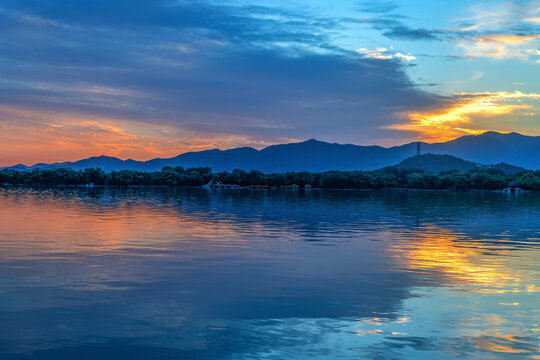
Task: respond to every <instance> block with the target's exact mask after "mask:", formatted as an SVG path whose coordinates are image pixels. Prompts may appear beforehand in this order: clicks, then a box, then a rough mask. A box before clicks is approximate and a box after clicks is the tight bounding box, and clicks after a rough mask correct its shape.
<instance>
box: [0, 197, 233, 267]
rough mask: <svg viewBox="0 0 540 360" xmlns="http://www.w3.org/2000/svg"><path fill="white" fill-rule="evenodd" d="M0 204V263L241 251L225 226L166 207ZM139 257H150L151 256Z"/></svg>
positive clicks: (18, 200)
mask: <svg viewBox="0 0 540 360" xmlns="http://www.w3.org/2000/svg"><path fill="white" fill-rule="evenodd" d="M4 195H5V194H4ZM0 202H1V204H2V206H0V232H1V235H2V236H1V238H0V261H3V260H8V259H9V260H10V261H11V260H14V259H32V258H33V257H35V256H48V257H54V258H61V257H62V256H63V255H62V254H89V253H99V254H100V255H105V254H108V253H115V254H118V253H122V252H123V251H128V250H129V249H133V248H141V249H148V250H155V251H156V252H154V254H155V255H156V256H164V255H165V254H166V251H167V250H168V249H171V248H173V247H177V246H178V245H179V244H180V243H182V244H184V245H185V246H186V248H187V247H189V246H198V247H201V246H209V245H212V246H214V247H215V246H216V244H218V245H220V246H221V245H222V244H225V245H227V244H228V242H229V241H230V240H231V239H234V240H235V241H234V242H235V244H232V242H231V246H232V245H234V246H241V244H240V243H241V242H242V241H243V239H242V238H239V237H238V236H236V235H237V229H236V227H235V224H234V223H232V222H230V221H227V220H224V219H220V220H215V219H214V220H210V219H208V218H204V217H201V216H197V214H196V213H194V214H187V213H182V212H179V211H177V210H176V209H174V208H173V207H170V206H159V205H156V206H152V205H148V204H144V202H136V203H135V202H132V203H129V202H123V201H119V202H118V203H116V204H109V205H102V204H100V205H98V204H95V203H92V202H91V201H88V202H85V201H83V200H81V199H78V198H77V197H76V196H73V197H71V198H66V197H63V196H58V197H55V198H50V197H46V198H44V199H40V198H39V197H33V196H32V195H23V196H19V197H16V196H12V195H7V196H4V197H1V198H0ZM105 202H106V201H105ZM7 225H9V226H7ZM216 233H217V234H219V236H216ZM21 234H24V236H25V237H24V238H21ZM131 255H134V254H133V253H131ZM144 256H152V252H146V253H144Z"/></svg>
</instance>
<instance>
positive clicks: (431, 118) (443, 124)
mask: <svg viewBox="0 0 540 360" xmlns="http://www.w3.org/2000/svg"><path fill="white" fill-rule="evenodd" d="M455 96H456V98H457V99H458V101H457V103H455V104H454V105H453V106H451V107H449V108H445V109H442V110H435V111H433V112H426V113H420V112H415V113H409V114H406V116H407V118H408V120H409V121H410V122H409V123H407V124H395V125H391V126H390V127H389V128H391V129H396V130H406V131H414V132H418V133H419V134H420V135H421V137H422V138H424V139H429V140H434V141H448V140H451V139H454V138H456V137H458V136H462V135H468V134H470V135H476V134H480V133H483V132H485V131H487V130H488V129H478V128H474V127H473V126H472V125H473V124H472V122H473V121H472V117H473V116H476V117H493V116H500V115H507V114H511V113H513V112H514V111H516V110H520V109H530V108H531V106H530V105H528V104H523V103H521V100H522V99H540V94H537V93H528V94H527V93H522V92H520V91H515V92H507V91H499V92H481V93H458V94H456V95H455ZM509 101H514V102H515V103H509ZM526 114H530V112H528V113H526Z"/></svg>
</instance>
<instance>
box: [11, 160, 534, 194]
mask: <svg viewBox="0 0 540 360" xmlns="http://www.w3.org/2000/svg"><path fill="white" fill-rule="evenodd" d="M212 180H213V181H214V182H216V183H217V182H219V183H221V184H229V185H239V186H264V187H283V186H299V187H305V186H306V185H308V186H312V187H314V188H325V189H390V188H411V189H451V190H468V189H478V190H499V189H503V188H504V187H506V186H507V184H508V183H510V182H514V183H515V185H516V186H519V187H521V188H523V189H525V190H540V171H534V172H533V171H525V172H521V173H518V174H514V175H508V174H505V173H504V172H502V171H497V170H493V169H488V170H472V171H469V172H459V171H447V172H441V173H438V174H433V173H429V172H426V171H423V170H405V169H398V168H395V167H388V168H384V169H381V170H376V171H326V172H321V173H313V172H307V171H299V172H295V171H291V172H285V173H270V174H265V173H262V172H260V171H257V170H251V171H244V170H240V169H236V170H233V171H232V172H228V171H222V172H216V173H213V172H212V170H211V169H210V168H208V167H195V168H187V169H184V168H183V167H180V166H178V167H168V166H167V167H164V168H163V169H162V170H161V171H154V172H145V171H138V170H120V171H111V172H105V171H103V170H102V169H99V168H89V169H84V170H74V169H70V168H59V169H34V170H31V171H17V170H14V169H2V170H0V185H4V186H6V185H11V186H79V185H87V184H93V185H96V186H170V187H173V186H202V185H204V184H207V183H209V182H211V181H212Z"/></svg>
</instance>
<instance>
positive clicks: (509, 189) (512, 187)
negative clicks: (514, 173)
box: [503, 181, 523, 194]
mask: <svg viewBox="0 0 540 360" xmlns="http://www.w3.org/2000/svg"><path fill="white" fill-rule="evenodd" d="M522 192H523V189H522V188H520V187H518V186H517V184H516V183H515V181H510V182H509V183H508V185H506V187H505V188H504V189H503V193H505V194H511V193H514V194H518V193H522Z"/></svg>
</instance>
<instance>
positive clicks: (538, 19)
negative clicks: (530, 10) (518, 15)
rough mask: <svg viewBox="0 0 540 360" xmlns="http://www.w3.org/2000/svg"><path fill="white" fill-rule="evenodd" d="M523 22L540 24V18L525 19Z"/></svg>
mask: <svg viewBox="0 0 540 360" xmlns="http://www.w3.org/2000/svg"><path fill="white" fill-rule="evenodd" d="M523 21H526V22H531V23H535V24H540V17H529V18H524V19H523Z"/></svg>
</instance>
